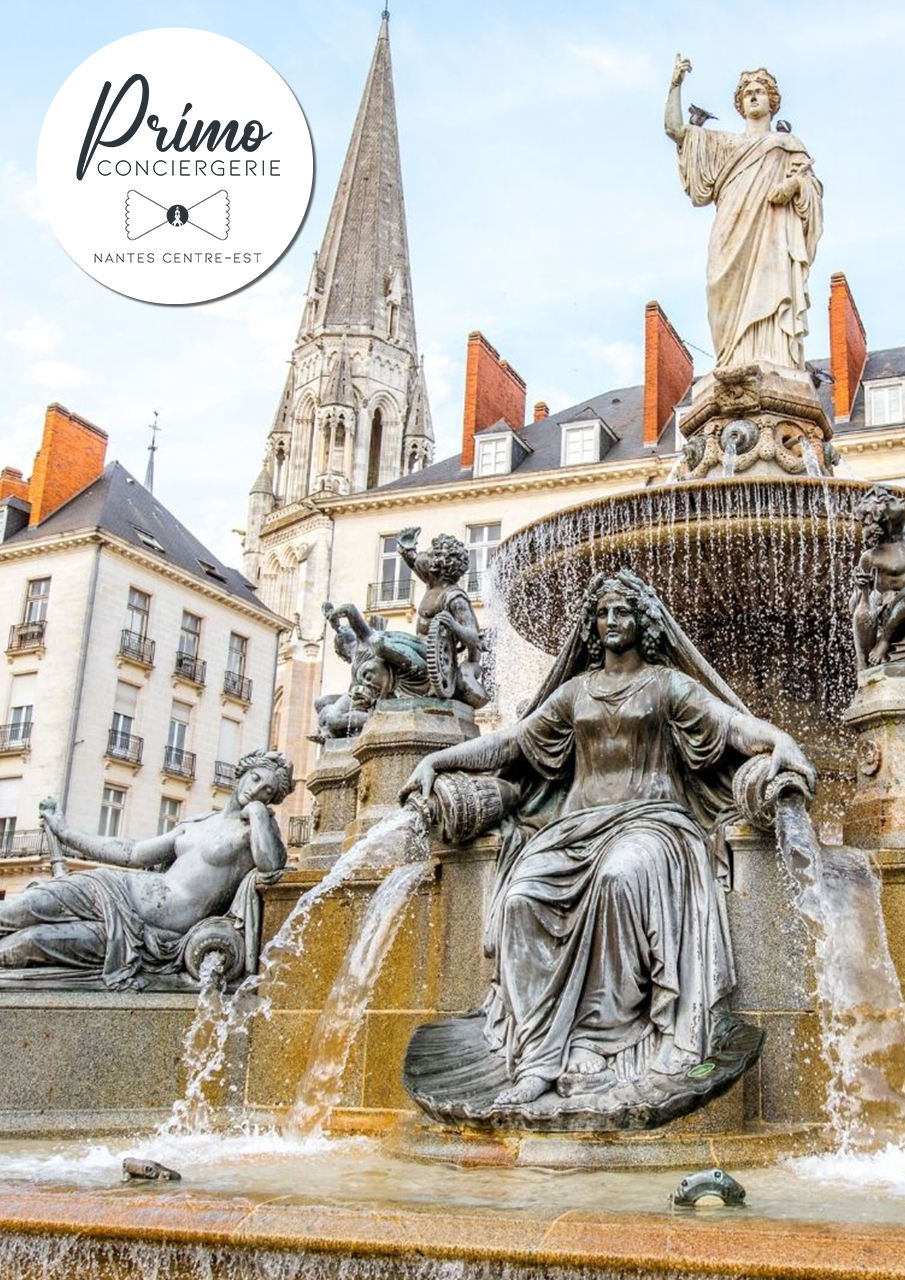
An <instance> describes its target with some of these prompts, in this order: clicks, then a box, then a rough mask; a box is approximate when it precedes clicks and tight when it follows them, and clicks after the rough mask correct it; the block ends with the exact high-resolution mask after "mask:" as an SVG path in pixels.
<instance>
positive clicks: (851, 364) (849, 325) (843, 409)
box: [830, 271, 867, 418]
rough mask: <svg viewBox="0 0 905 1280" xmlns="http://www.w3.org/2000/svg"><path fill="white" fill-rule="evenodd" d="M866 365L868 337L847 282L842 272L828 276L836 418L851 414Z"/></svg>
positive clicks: (831, 363)
mask: <svg viewBox="0 0 905 1280" xmlns="http://www.w3.org/2000/svg"><path fill="white" fill-rule="evenodd" d="M866 363H867V334H866V333H865V331H864V325H863V324H862V323H861V317H860V316H859V315H858V308H857V307H856V306H855V299H854V298H853V297H852V291H851V289H850V288H849V287H848V281H847V280H846V278H845V276H844V275H843V273H842V272H841V271H835V272H834V273H833V274H832V275H831V276H830V373H832V375H833V377H834V378H835V379H836V381H835V382H834V383H833V408H834V409H835V411H836V417H837V418H847V417H849V415H850V414H851V411H852V405H853V404H854V402H855V396H856V395H857V394H858V384H859V383H860V381H861V375H862V374H863V372H864V366H865V364H866Z"/></svg>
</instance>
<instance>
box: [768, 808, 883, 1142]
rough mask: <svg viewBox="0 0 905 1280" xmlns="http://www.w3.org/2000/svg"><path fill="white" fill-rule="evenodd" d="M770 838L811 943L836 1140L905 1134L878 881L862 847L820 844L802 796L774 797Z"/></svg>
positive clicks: (871, 1139) (879, 1139) (868, 1139)
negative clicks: (773, 839)
mask: <svg viewBox="0 0 905 1280" xmlns="http://www.w3.org/2000/svg"><path fill="white" fill-rule="evenodd" d="M776 843H777V848H778V851H779V856H780V859H781V862H782V865H783V866H784V868H785V870H786V872H787V874H788V876H789V878H790V881H791V883H792V886H793V891H794V894H795V902H796V906H797V909H798V911H799V913H800V914H801V916H802V919H803V920H804V922H805V924H806V926H807V928H808V932H809V934H810V937H811V940H812V943H813V950H814V973H815V979H816V1001H817V1012H818V1016H819V1019H820V1029H821V1040H822V1048H823V1056H824V1060H825V1062H826V1064H827V1067H828V1069H829V1075H830V1079H829V1086H828V1090H827V1112H828V1115H829V1119H830V1122H831V1124H832V1127H833V1131H834V1136H835V1139H836V1146H837V1149H838V1150H840V1151H843V1152H845V1151H849V1150H851V1149H853V1148H857V1147H864V1146H876V1144H877V1143H878V1142H883V1141H886V1142H889V1141H895V1140H897V1139H901V1138H903V1137H905V1092H903V1084H905V1003H903V1000H902V992H901V989H900V986H899V980H898V976H897V974H896V971H895V967H894V965H893V962H892V958H891V957H890V954H889V945H888V942H887V938H886V928H885V925H884V921H883V912H882V908H881V904H880V884H879V879H878V877H877V874H876V872H875V871H874V869H873V867H872V866H871V863H870V860H869V857H868V855H867V854H866V853H864V851H863V850H860V849H849V848H842V847H835V848H822V847H821V845H820V844H819V842H818V840H817V838H816V836H815V834H814V829H813V827H812V826H811V822H810V820H809V818H808V815H807V811H806V809H805V806H804V802H803V800H802V799H801V798H800V797H786V798H784V799H783V800H781V801H780V803H779V804H778V805H777V811H776Z"/></svg>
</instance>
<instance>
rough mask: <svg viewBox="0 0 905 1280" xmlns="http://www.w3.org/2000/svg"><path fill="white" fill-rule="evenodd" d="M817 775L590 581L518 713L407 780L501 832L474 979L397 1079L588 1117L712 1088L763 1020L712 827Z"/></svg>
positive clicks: (640, 616) (661, 631) (472, 831)
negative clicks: (746, 998)
mask: <svg viewBox="0 0 905 1280" xmlns="http://www.w3.org/2000/svg"><path fill="white" fill-rule="evenodd" d="M815 785H816V774H815V771H814V769H813V767H812V766H811V765H810V763H809V762H808V761H807V759H806V758H805V756H804V755H803V753H802V751H801V749H800V748H799V747H798V745H797V744H796V743H795V742H794V741H793V740H792V739H791V738H790V737H789V736H788V735H787V734H785V733H783V732H782V731H781V730H780V729H778V728H776V727H775V726H774V725H771V724H769V723H767V722H765V721H762V720H758V719H756V718H755V717H754V716H752V715H750V714H749V713H748V712H747V710H746V709H745V707H744V706H743V704H742V703H741V702H740V701H739V699H738V698H737V697H736V696H735V695H734V694H733V693H732V691H731V690H730V689H729V688H728V686H727V685H726V684H725V683H724V682H723V681H722V680H721V679H720V677H719V676H718V675H717V673H716V672H715V671H714V670H713V669H712V668H711V667H710V666H709V665H708V664H707V662H706V661H705V660H704V659H703V658H702V656H701V655H700V654H699V653H698V651H697V650H696V649H695V648H694V646H693V645H692V644H691V642H690V641H689V640H688V638H687V636H686V635H685V634H684V632H683V631H682V630H681V628H680V627H679V626H678V624H677V623H676V621H675V620H674V619H673V618H672V616H671V615H670V614H669V612H668V610H667V609H666V607H665V606H664V604H663V602H662V601H661V600H660V599H659V597H658V596H657V595H656V594H655V592H654V591H653V590H652V589H651V588H650V587H649V586H647V585H646V584H645V583H644V582H642V581H641V580H640V579H639V578H637V577H636V576H635V575H634V574H633V573H631V572H629V571H628V570H622V571H621V572H620V573H619V574H618V575H617V576H616V577H615V578H612V579H606V578H604V577H602V576H599V577H598V578H596V579H594V581H592V583H591V584H590V587H589V588H588V590H587V592H586V594H585V597H584V600H583V602H582V606H581V609H580V613H579V616H578V617H577V618H576V619H575V621H574V624H573V626H572V629H571V632H570V634H569V637H568V639H567V641H566V644H565V646H564V648H563V650H562V652H561V653H560V655H559V658H558V660H557V662H556V663H555V665H554V667H553V669H552V671H551V673H550V675H549V676H548V678H547V680H546V681H545V683H544V685H543V687H542V688H541V689H540V690H539V692H538V694H537V695H536V697H535V698H534V700H533V702H532V703H531V704H530V706H529V707H528V708H527V709H526V710H525V712H524V713H523V715H522V717H521V719H520V720H519V721H518V722H517V724H515V725H514V726H513V727H511V728H508V729H503V730H499V731H497V732H495V733H492V734H490V735H488V736H486V737H482V738H477V739H473V740H471V741H468V742H464V743H461V744H459V745H457V746H454V747H450V748H447V749H445V750H442V751H439V752H436V753H434V754H433V755H431V756H428V757H427V758H426V759H425V760H424V761H422V763H421V764H420V765H419V766H418V768H417V769H416V770H415V772H414V774H413V775H412V777H411V778H410V780H409V782H408V783H407V784H406V786H405V788H404V789H403V792H402V796H403V798H404V799H406V800H407V802H408V803H415V804H416V805H419V806H422V807H424V808H426V809H427V812H428V816H429V817H430V818H431V819H432V820H433V822H434V823H435V825H438V826H440V827H441V828H442V830H443V832H444V834H445V836H446V838H447V839H452V840H454V841H455V842H458V843H464V842H466V841H467V840H469V839H472V838H474V837H475V836H476V835H478V834H480V833H481V831H482V830H486V828H487V825H489V824H498V825H499V829H500V832H501V836H502V847H501V850H500V854H499V859H498V865H497V877H496V883H495V887H494V891H493V895H492V898H491V902H490V908H489V913H488V916H487V920H486V928H485V943H484V945H485V951H486V953H487V955H488V956H489V957H491V958H492V959H493V962H494V973H493V979H492V983H491V989H490V992H489V994H488V996H487V998H486V1000H485V1002H484V1004H483V1006H482V1007H481V1008H480V1009H479V1010H476V1011H475V1012H473V1013H472V1014H469V1015H468V1016H467V1017H462V1018H451V1019H448V1020H446V1021H444V1022H440V1023H434V1024H429V1025H426V1026H422V1027H420V1028H418V1030H417V1031H416V1032H415V1034H414V1036H413V1038H412V1040H411V1043H410V1045H409V1049H408V1053H407V1056H406V1063H405V1073H404V1081H405V1086H406V1088H407V1089H408V1091H409V1093H410V1094H411V1095H412V1097H413V1098H414V1099H415V1100H416V1102H418V1103H419V1105H420V1106H421V1107H422V1108H423V1109H424V1110H425V1111H427V1112H428V1113H429V1114H430V1115H432V1116H433V1117H435V1118H436V1119H438V1120H441V1121H445V1122H447V1123H462V1122H466V1123H470V1124H477V1125H479V1126H491V1127H492V1126H501V1127H510V1128H525V1129H550V1130H563V1129H598V1130H599V1129H614V1128H629V1127H632V1128H648V1127H651V1126H652V1125H656V1124H661V1123H665V1122H666V1121H667V1120H671V1119H674V1118H675V1117H676V1116H679V1115H682V1114H684V1113H685V1112H687V1111H690V1110H692V1109H693V1108H695V1107H698V1106H700V1105H702V1104H703V1103H704V1102H706V1101H707V1100H708V1099H709V1098H711V1097H714V1096H716V1095H717V1094H719V1093H721V1092H723V1091H724V1090H725V1089H727V1088H728V1087H729V1086H730V1085H731V1084H732V1083H733V1082H734V1081H735V1080H736V1079H737V1078H738V1076H739V1075H741V1073H742V1072H743V1071H744V1070H745V1069H746V1068H747V1067H748V1066H750V1065H751V1063H752V1062H753V1061H754V1060H755V1059H756V1058H757V1056H758V1054H759V1052H760V1048H761V1045H762V1041H763V1033H762V1032H761V1031H760V1030H759V1029H758V1028H756V1027H752V1026H749V1025H746V1024H745V1023H744V1022H743V1021H741V1020H740V1019H738V1018H737V1017H735V1016H734V1015H732V1014H731V1013H730V1012H729V1004H728V1002H729V997H730V995H731V993H732V991H733V988H734V986H735V981H736V977H735V968H734V961H733V953H732V943H731V939H730V936H729V928H728V923H727V917H726V907H725V903H724V889H725V888H726V887H728V869H729V868H728V857H727V853H726V846H725V842H724V839H723V829H724V827H725V824H726V823H727V822H728V821H731V820H735V821H738V820H739V818H740V817H744V818H746V819H747V820H749V821H754V822H755V823H757V824H758V825H761V826H764V825H769V823H770V822H771V818H772V807H773V806H775V804H776V801H777V798H778V797H779V795H780V794H784V793H786V792H787V791H788V790H797V791H798V792H800V793H802V794H804V795H805V796H806V797H807V798H808V799H809V798H810V796H811V795H812V794H813V789H814V786H815Z"/></svg>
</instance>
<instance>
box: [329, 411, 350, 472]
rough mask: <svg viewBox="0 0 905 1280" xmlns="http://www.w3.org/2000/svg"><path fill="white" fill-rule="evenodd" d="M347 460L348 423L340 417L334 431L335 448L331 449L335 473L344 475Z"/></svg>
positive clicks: (331, 462)
mask: <svg viewBox="0 0 905 1280" xmlns="http://www.w3.org/2000/svg"><path fill="white" fill-rule="evenodd" d="M345 461H346V424H345V421H344V419H343V418H340V419H339V420H338V421H337V423H336V427H335V428H334V431H333V448H332V449H331V451H330V470H331V471H332V472H333V473H334V474H335V475H342V474H343V473H344V471H345Z"/></svg>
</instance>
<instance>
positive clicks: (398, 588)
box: [368, 578, 415, 613]
mask: <svg viewBox="0 0 905 1280" xmlns="http://www.w3.org/2000/svg"><path fill="white" fill-rule="evenodd" d="M414 599H415V579H414V578H410V579H409V580H408V582H394V581H393V580H392V579H387V580H386V581H385V582H372V583H371V584H370V585H369V587H368V610H369V611H370V612H372V613H379V612H380V610H381V609H404V608H405V607H406V606H407V605H410V604H411V603H412V602H413V600H414Z"/></svg>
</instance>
